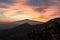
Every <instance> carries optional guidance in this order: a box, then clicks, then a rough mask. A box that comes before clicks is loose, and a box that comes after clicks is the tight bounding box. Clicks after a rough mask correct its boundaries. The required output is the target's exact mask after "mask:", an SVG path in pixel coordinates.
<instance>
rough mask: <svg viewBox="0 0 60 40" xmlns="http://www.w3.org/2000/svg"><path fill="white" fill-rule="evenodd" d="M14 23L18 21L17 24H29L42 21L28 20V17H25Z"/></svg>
mask: <svg viewBox="0 0 60 40" xmlns="http://www.w3.org/2000/svg"><path fill="white" fill-rule="evenodd" d="M15 23H19V24H25V23H28V24H30V25H35V24H42V23H43V22H39V21H35V20H30V19H25V20H20V21H16V22H15Z"/></svg>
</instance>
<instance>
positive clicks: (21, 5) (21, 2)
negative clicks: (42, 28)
mask: <svg viewBox="0 0 60 40" xmlns="http://www.w3.org/2000/svg"><path fill="white" fill-rule="evenodd" d="M27 1H29V0H13V2H14V3H13V5H8V4H4V3H2V5H5V6H8V8H0V12H1V11H3V10H4V12H3V15H4V16H6V17H8V19H9V18H11V19H14V21H18V20H22V19H26V18H27V19H31V20H36V21H43V22H46V21H48V20H50V19H52V18H56V17H60V8H59V7H58V6H57V5H54V6H52V5H39V6H28V5H25V3H26V2H27ZM55 1H57V0H55ZM37 8H38V9H37ZM41 9H42V10H44V11H45V12H40V10H41ZM16 12H23V13H24V14H16V15H15V13H16ZM56 14H57V15H56ZM11 15H13V16H11Z"/></svg>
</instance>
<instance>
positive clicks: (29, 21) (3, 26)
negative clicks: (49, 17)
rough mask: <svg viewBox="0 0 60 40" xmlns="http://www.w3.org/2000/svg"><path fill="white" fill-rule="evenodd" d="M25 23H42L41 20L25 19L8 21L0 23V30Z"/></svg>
mask: <svg viewBox="0 0 60 40" xmlns="http://www.w3.org/2000/svg"><path fill="white" fill-rule="evenodd" d="M25 23H28V24H30V25H36V24H42V23H43V22H39V21H34V20H29V19H25V20H20V21H15V22H9V23H0V30H3V29H9V28H14V27H17V26H18V25H22V24H25Z"/></svg>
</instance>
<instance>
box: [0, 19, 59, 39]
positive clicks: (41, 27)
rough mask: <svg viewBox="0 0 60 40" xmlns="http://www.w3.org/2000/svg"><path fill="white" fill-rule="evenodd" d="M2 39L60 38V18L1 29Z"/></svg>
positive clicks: (0, 37)
mask: <svg viewBox="0 0 60 40" xmlns="http://www.w3.org/2000/svg"><path fill="white" fill-rule="evenodd" d="M0 40H60V18H55V19H52V20H50V21H48V22H46V23H43V24H37V25H30V24H28V23H24V24H22V25H19V26H17V27H15V28H11V29H7V30H0Z"/></svg>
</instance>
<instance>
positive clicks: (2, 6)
mask: <svg viewBox="0 0 60 40" xmlns="http://www.w3.org/2000/svg"><path fill="white" fill-rule="evenodd" d="M0 8H8V7H7V6H5V5H0Z"/></svg>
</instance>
